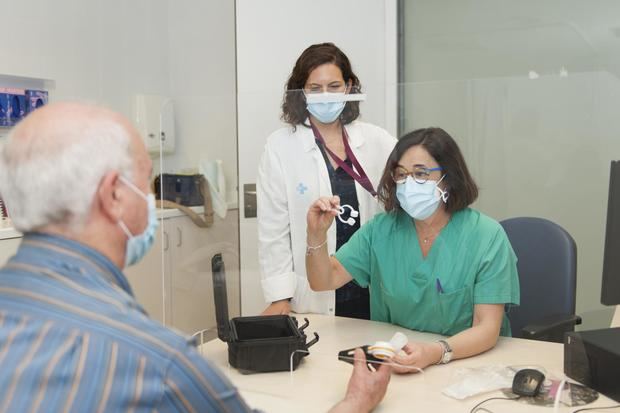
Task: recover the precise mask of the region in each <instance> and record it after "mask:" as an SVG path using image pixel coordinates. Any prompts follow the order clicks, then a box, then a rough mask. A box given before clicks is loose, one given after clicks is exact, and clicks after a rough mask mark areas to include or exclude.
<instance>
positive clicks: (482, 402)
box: [469, 396, 521, 413]
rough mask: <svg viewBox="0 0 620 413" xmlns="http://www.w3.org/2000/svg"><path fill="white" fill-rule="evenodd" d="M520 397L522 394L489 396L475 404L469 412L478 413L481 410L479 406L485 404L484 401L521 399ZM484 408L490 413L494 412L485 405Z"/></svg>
mask: <svg viewBox="0 0 620 413" xmlns="http://www.w3.org/2000/svg"><path fill="white" fill-rule="evenodd" d="M520 398H521V396H517V397H490V398H488V399H486V400H483V401H481V402H480V403H478V404H477V405H475V406H474V408H473V409H471V410H470V411H469V413H476V411H477V410H480V409H479V407H480V406H481V405H482V404H484V403H486V402H488V401H491V400H519V399H520ZM483 409H484V410H485V411H487V412H489V413H492V412H491V411H490V410H489V409H486V408H484V407H483Z"/></svg>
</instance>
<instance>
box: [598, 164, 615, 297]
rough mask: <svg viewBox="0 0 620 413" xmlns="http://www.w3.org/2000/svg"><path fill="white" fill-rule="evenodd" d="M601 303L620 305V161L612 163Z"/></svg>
mask: <svg viewBox="0 0 620 413" xmlns="http://www.w3.org/2000/svg"><path fill="white" fill-rule="evenodd" d="M601 303H602V304H604V305H618V304H620V161H611V167H610V172H609V195H608V198H607V227H606V230H605V253H604V258H603V285H602V286H601Z"/></svg>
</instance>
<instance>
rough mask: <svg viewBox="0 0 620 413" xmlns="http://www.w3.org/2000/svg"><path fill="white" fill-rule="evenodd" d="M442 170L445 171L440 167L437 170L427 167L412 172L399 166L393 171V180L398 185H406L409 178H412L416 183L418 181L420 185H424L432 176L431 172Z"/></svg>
mask: <svg viewBox="0 0 620 413" xmlns="http://www.w3.org/2000/svg"><path fill="white" fill-rule="evenodd" d="M441 170H443V168H442V167H441V166H438V167H436V168H427V167H425V166H416V167H415V168H413V171H411V172H410V171H409V170H407V168H405V167H402V166H397V167H396V168H394V170H393V171H392V179H393V180H394V182H396V183H397V184H404V183H405V181H406V180H407V176H411V177H412V178H413V180H414V181H416V182H417V183H419V184H423V183H425V182H426V181H428V178H429V176H430V175H431V172H433V171H441Z"/></svg>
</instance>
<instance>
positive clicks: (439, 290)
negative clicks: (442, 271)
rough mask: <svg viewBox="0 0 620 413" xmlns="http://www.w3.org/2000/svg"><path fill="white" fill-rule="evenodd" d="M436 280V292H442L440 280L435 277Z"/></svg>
mask: <svg viewBox="0 0 620 413" xmlns="http://www.w3.org/2000/svg"><path fill="white" fill-rule="evenodd" d="M436 280H437V282H436V286H437V292H438V293H440V294H443V287H442V286H441V281H439V278H437V279H436Z"/></svg>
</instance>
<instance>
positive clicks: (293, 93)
mask: <svg viewBox="0 0 620 413" xmlns="http://www.w3.org/2000/svg"><path fill="white" fill-rule="evenodd" d="M326 63H333V64H335V65H336V66H338V67H339V68H340V71H341V72H342V78H343V79H344V81H345V83H347V84H348V83H350V84H351V92H350V93H361V91H362V85H361V83H360V80H359V79H358V78H357V76H356V75H355V73H353V69H351V62H349V58H348V57H347V56H346V55H345V54H344V53H343V52H342V50H340V49H339V48H338V47H336V45H334V44H333V43H319V44H313V45H312V46H310V47H308V48H307V49H306V50H304V51H303V53H302V54H301V56H299V58H298V59H297V62H295V67H293V71H292V72H291V75H290V76H289V78H288V81H287V82H286V91H285V92H284V99H283V100H282V116H281V118H282V120H283V121H284V122H286V123H288V124H290V125H292V126H293V128H295V127H296V126H297V125H304V126H306V127H310V125H306V124H305V123H304V122H305V120H306V119H307V118H308V110H307V109H306V97H305V96H304V94H303V89H304V86H305V85H306V82H307V81H308V77H309V76H310V72H312V71H313V70H314V69H316V68H317V67H319V66H321V65H324V64H326ZM359 115H360V105H359V102H347V103H346V105H345V107H344V110H343V111H342V113H341V114H340V122H342V124H343V125H346V124H348V123H351V122H353V121H354V120H355V119H357V118H358V117H359Z"/></svg>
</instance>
